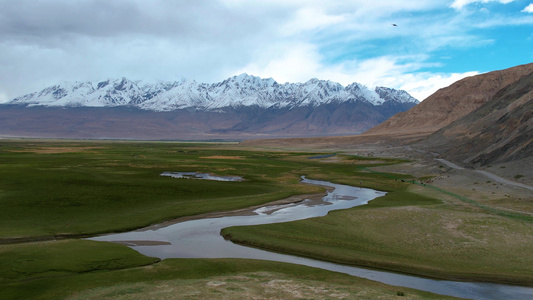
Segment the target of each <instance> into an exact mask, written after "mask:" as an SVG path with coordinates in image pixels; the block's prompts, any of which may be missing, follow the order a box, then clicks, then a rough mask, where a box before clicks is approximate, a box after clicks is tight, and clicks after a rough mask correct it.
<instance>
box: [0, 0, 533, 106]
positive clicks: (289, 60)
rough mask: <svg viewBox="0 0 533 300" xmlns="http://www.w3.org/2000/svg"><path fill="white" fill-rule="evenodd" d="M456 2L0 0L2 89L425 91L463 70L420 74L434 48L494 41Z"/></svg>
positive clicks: (462, 0) (9, 93)
mask: <svg viewBox="0 0 533 300" xmlns="http://www.w3.org/2000/svg"><path fill="white" fill-rule="evenodd" d="M488 1H491V0H456V1H455V2H454V4H453V5H455V7H456V8H461V7H463V6H465V5H467V4H469V3H474V2H488ZM492 1H498V2H500V3H508V2H510V0H492ZM450 2H451V1H449V0H433V1H428V0H412V1H397V0H374V1H368V0H352V1H342V0H328V1H326V0H294V1H286V0H269V1H255V0H218V1H164V0H143V1H141V0H136V1H132V0H116V1H103V0H84V1H81V2H79V3H76V4H72V1H71V0H55V1H32V0H19V1H16V3H15V1H12V0H0V7H2V10H0V69H1V70H2V72H0V93H2V95H3V96H2V97H4V98H5V97H9V98H13V97H16V96H20V95H22V94H24V93H30V92H33V91H36V90H38V89H41V88H44V87H46V86H47V85H51V84H55V83H57V82H58V81H62V80H100V79H105V78H109V77H122V76H126V77H128V78H131V79H133V80H135V79H143V80H149V79H162V80H174V79H178V78H181V77H187V78H190V79H195V80H197V81H201V82H215V81H220V80H223V79H225V78H227V77H229V76H233V75H235V74H240V73H243V72H246V73H249V74H253V75H256V76H261V77H273V78H274V79H276V80H277V81H278V82H280V83H283V82H287V81H290V82H304V81H307V80H309V79H310V78H313V77H316V78H320V79H329V80H333V81H337V82H340V83H341V84H343V85H347V84H349V83H352V82H359V83H363V84H365V85H368V86H370V87H371V86H374V85H381V86H390V87H393V88H404V87H405V86H407V87H409V88H405V89H406V90H408V91H410V92H412V93H413V95H415V94H416V97H418V98H422V97H425V95H426V94H427V93H428V92H429V91H433V90H435V89H436V88H438V87H441V85H444V84H446V83H448V82H449V80H451V79H452V78H457V76H460V74H459V75H457V74H431V73H422V74H418V72H420V70H422V69H423V68H424V67H428V64H427V61H430V60H431V59H432V57H431V53H433V52H434V51H437V50H442V49H446V50H447V51H448V49H450V51H453V50H454V49H457V48H461V50H462V51H466V49H471V48H473V47H481V46H488V45H490V44H491V43H492V40H491V39H490V38H489V37H480V36H477V35H473V34H470V31H469V30H468V29H470V28H472V27H473V26H475V25H472V21H471V20H469V19H468V17H469V16H465V15H464V14H456V13H454V12H453V11H452V10H450V9H449V4H450ZM453 5H452V6H453ZM529 17H530V16H523V19H524V20H522V21H521V22H527V18H529ZM515 19H516V18H515ZM491 20H493V21H492V22H496V21H494V20H497V21H498V22H499V23H498V24H496V26H499V24H500V23H501V24H504V20H503V18H500V19H496V18H491ZM392 23H397V24H398V27H393V26H391V24H392ZM476 24H485V26H489V25H491V24H493V23H490V24H488V23H486V22H485V23H483V22H478V23H476ZM487 24H488V25H487ZM479 26H481V25H479ZM384 41H385V43H383V42H384ZM446 80H448V81H446ZM412 81H420V82H419V83H416V82H412ZM415 83H416V84H415Z"/></svg>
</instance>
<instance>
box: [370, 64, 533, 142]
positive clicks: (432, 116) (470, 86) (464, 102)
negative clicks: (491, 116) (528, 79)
mask: <svg viewBox="0 0 533 300" xmlns="http://www.w3.org/2000/svg"><path fill="white" fill-rule="evenodd" d="M531 72H533V63H531V64H526V65H520V66H516V67H513V68H509V69H505V70H500V71H493V72H489V73H485V74H481V75H476V76H472V77H467V78H464V79H462V80H459V81H457V82H455V83H453V84H452V85H450V86H448V87H446V88H442V89H440V90H438V91H437V92H435V93H434V94H432V95H431V96H429V97H428V98H426V99H425V100H424V101H422V102H421V103H420V104H418V105H417V106H415V107H413V108H411V109H410V110H408V111H405V112H402V113H398V114H396V115H394V116H392V117H391V118H390V119H388V120H387V121H385V122H383V123H381V124H380V125H378V126H376V127H374V128H372V129H370V130H368V131H366V132H365V133H364V135H418V136H427V135H429V134H431V133H433V132H435V131H437V130H439V129H440V128H442V127H444V126H447V125H449V124H450V123H452V122H453V121H455V120H458V119H459V118H461V117H463V116H465V115H467V114H468V113H470V112H472V111H474V110H475V109H477V108H479V107H480V106H482V105H483V104H485V103H486V102H487V101H489V100H490V99H491V98H492V97H493V96H494V95H495V94H496V93H497V92H498V91H500V90H501V89H502V88H504V87H506V86H508V85H510V84H512V83H514V82H516V81H517V80H519V79H520V78H521V77H523V76H525V75H527V74H529V73H531Z"/></svg>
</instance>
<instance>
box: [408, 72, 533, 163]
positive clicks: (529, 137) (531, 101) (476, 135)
mask: <svg viewBox="0 0 533 300" xmlns="http://www.w3.org/2000/svg"><path fill="white" fill-rule="evenodd" d="M418 144H419V145H421V146H424V147H429V149H431V151H435V152H438V153H440V154H441V156H443V157H445V158H448V159H451V160H454V161H458V162H462V163H465V164H471V165H481V166H486V165H489V164H492V163H499V162H508V161H515V160H521V159H528V158H533V72H531V73H530V74H529V75H526V76H524V77H522V78H521V79H520V80H518V81H516V82H515V83H513V84H511V85H509V86H507V87H505V88H503V89H501V90H500V91H498V92H497V93H496V94H495V95H494V96H493V97H492V98H491V99H490V100H489V101H488V102H486V103H485V104H483V105H482V106H481V107H479V108H478V109H476V110H474V111H473V112H471V113H469V114H467V115H466V116H464V117H462V118H460V119H458V120H456V121H454V122H453V123H451V124H449V125H448V126H446V127H444V128H442V129H440V130H438V131H437V132H435V133H433V134H431V135H430V136H428V137H427V138H425V139H423V140H422V141H420V142H419V143H418Z"/></svg>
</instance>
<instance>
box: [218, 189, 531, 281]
mask: <svg viewBox="0 0 533 300" xmlns="http://www.w3.org/2000/svg"><path fill="white" fill-rule="evenodd" d="M347 224H349V226H346V225H347ZM391 232H394V234H390V233H391ZM222 234H223V235H224V236H225V237H226V238H228V239H230V240H232V241H233V242H236V243H239V244H243V245H247V246H252V247H258V248H262V249H267V250H270V251H276V252H280V253H289V254H292V255H298V256H304V257H310V258H313V259H320V260H326V261H331V262H336V263H341V264H349V265H357V266H363V267H370V268H378V269H384V270H390V271H396V272H401V273H406V274H414V275H419V276H426V277H431V278H439V279H447V280H459V281H481V282H494V283H504V284H516V285H524V286H533V271H532V269H531V268H530V266H531V265H533V259H532V258H531V257H530V255H529V253H530V251H529V249H531V248H530V243H529V242H527V241H529V237H530V236H531V235H532V234H533V226H531V224H530V223H528V222H523V221H520V220H514V219H510V218H505V217H501V216H498V215H493V214H489V213H486V212H484V211H480V210H477V209H475V208H470V207H467V208H462V209H461V210H458V209H457V207H456V206H454V205H451V204H446V203H443V202H441V201H439V200H436V199H434V198H429V197H424V196H420V195H417V194H414V193H411V192H407V191H406V192H400V193H398V192H393V193H389V194H387V195H386V196H384V197H381V198H378V199H376V200H373V201H371V202H370V203H369V204H368V205H366V206H362V207H358V208H353V209H349V210H344V211H335V212H331V213H330V214H328V216H326V217H322V218H315V219H308V220H302V221H297V222H290V223H284V224H269V225H258V226H247V227H231V228H226V229H224V230H223V231H222Z"/></svg>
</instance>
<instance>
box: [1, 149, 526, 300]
mask: <svg viewBox="0 0 533 300" xmlns="http://www.w3.org/2000/svg"><path fill="white" fill-rule="evenodd" d="M320 154H322V153H305V152H289V151H258V150H247V149H244V148H240V147H239V146H237V145H233V144H208V143H204V144H200V143H174V142H127V141H121V142H118V141H37V140H0V220H1V222H0V270H1V273H0V298H1V299H58V298H59V299H62V298H68V299H105V298H109V299H146V298H158V299H165V298H169V299H170V298H172V297H173V295H174V296H175V295H176V294H179V295H185V296H187V295H188V296H187V297H189V296H190V297H189V298H191V299H202V298H204V299H210V298H230V297H231V298H241V299H244V298H250V296H253V295H257V296H258V297H259V298H272V297H274V298H283V299H290V298H302V297H303V298H306V297H307V298H318V299H335V298H358V299H376V298H378V299H379V298H383V299H389V298H390V297H391V296H394V297H396V296H397V293H398V294H405V296H406V298H408V299H441V298H446V297H440V296H437V295H433V294H430V293H424V292H419V291H414V290H409V289H405V288H397V287H391V286H387V285H384V284H379V283H376V282H371V281H368V280H363V279H358V278H354V277H351V276H347V275H342V274H337V273H333V272H329V271H324V270H318V269H312V268H307V267H302V266H295V265H289V264H283V263H276V262H265V261H248V260H239V259H222V260H220V259H218V260H212V259H211V260H210V259H167V260H163V261H159V260H158V259H155V258H149V257H145V256H143V255H141V254H139V253H137V252H135V251H133V250H131V249H129V248H128V247H125V246H122V245H116V244H110V243H104V242H94V241H87V240H81V239H79V238H80V237H83V236H89V235H94V234H99V233H105V232H118V231H125V230H130V229H134V228H139V227H143V226H147V225H150V224H154V223H158V222H162V221H165V220H169V219H174V218H179V217H184V216H193V215H199V214H203V213H208V212H219V211H229V210H235V209H240V208H246V207H250V206H254V205H260V204H264V203H267V202H270V201H274V200H279V199H283V198H286V197H289V196H292V195H299V194H311V193H318V192H322V191H323V188H321V187H316V186H311V185H302V184H299V181H300V177H301V176H302V175H305V176H307V177H309V178H311V179H318V180H328V181H332V182H336V183H341V184H349V185H355V186H364V187H369V188H374V189H377V190H382V191H387V192H389V193H388V194H387V195H386V196H385V197H382V198H379V199H377V200H373V201H371V202H370V204H369V205H366V206H363V207H359V208H354V209H349V210H343V211H335V212H331V213H330V214H329V215H328V216H326V217H323V218H315V219H309V220H303V221H297V222H291V223H283V224H272V225H261V226H253V227H233V228H229V229H225V230H224V234H225V235H226V236H228V237H230V238H231V239H233V240H235V241H237V242H239V243H243V244H248V245H252V246H255V247H262V248H267V249H271V250H274V251H280V252H287V253H294V254H298V255H303V256H308V257H314V258H319V259H323V260H328V261H336V262H341V263H346V264H354V265H362V266H369V267H376V268H382V269H389V270H396V271H400V272H407V273H414V274H423V275H426V276H432V277H441V278H457V279H472V278H473V279H479V280H489V281H500V282H513V283H525V284H531V283H532V282H533V281H532V280H531V279H532V278H533V274H532V271H531V270H533V268H532V267H531V266H533V258H531V257H529V255H528V254H529V253H530V251H528V249H531V247H530V246H531V243H529V242H526V243H524V242H523V241H527V240H528V239H529V237H531V235H532V234H533V226H532V224H531V223H527V222H522V221H519V220H513V219H508V218H504V217H501V216H497V215H493V214H490V213H487V212H484V211H479V210H478V209H476V208H475V207H472V208H471V207H468V206H465V205H464V204H462V205H455V203H452V202H449V201H448V202H447V201H441V200H439V199H436V198H430V197H427V196H422V195H420V193H418V192H417V191H416V190H414V189H413V185H412V184H410V183H408V182H407V180H406V182H403V181H401V180H395V179H393V178H395V177H401V178H405V179H413V178H411V177H410V176H408V175H400V174H383V173H375V172H370V171H368V169H365V167H368V168H370V167H372V166H379V165H387V164H394V163H400V162H403V161H401V160H395V159H382V158H379V159H376V158H362V157H355V156H346V155H342V154H339V155H336V156H332V157H324V158H318V159H310V157H314V156H317V155H320ZM165 171H171V172H178V171H184V172H185V171H197V172H203V173H213V174H216V175H231V176H241V177H243V178H244V181H240V182H217V181H208V180H193V179H176V178H171V177H166V176H160V174H161V173H162V172H165ZM417 188H420V187H417ZM57 238H62V239H61V240H56V239H57ZM528 247H529V248H528ZM480 257H481V258H480ZM474 258H476V259H474ZM476 261H477V262H476ZM503 261H505V263H503ZM488 274H492V275H491V276H492V277H490V276H489V275H488ZM289 287H290V288H289ZM400 292H401V293H400ZM302 295H303V296H302ZM306 295H307V296H306ZM331 295H337V296H331ZM185 296H184V297H183V298H187V297H185Z"/></svg>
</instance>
